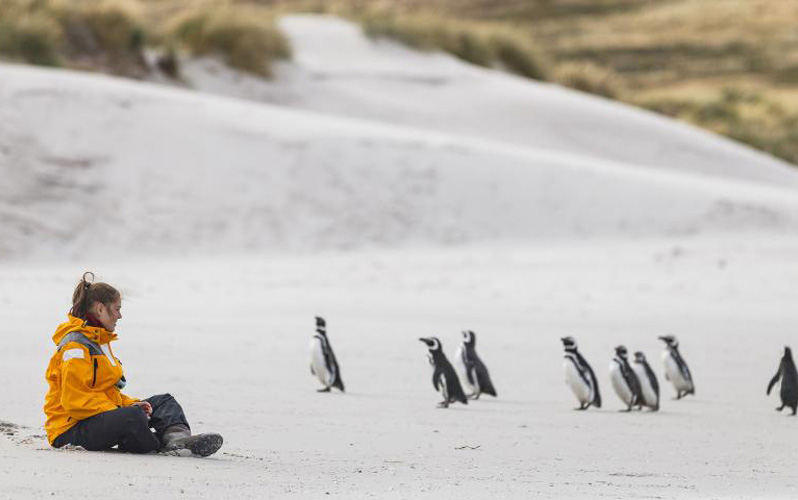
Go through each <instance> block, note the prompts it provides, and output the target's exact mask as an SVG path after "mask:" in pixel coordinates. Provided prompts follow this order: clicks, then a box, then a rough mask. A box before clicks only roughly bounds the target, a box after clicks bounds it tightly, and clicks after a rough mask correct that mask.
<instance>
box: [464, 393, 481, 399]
mask: <svg viewBox="0 0 798 500" xmlns="http://www.w3.org/2000/svg"><path fill="white" fill-rule="evenodd" d="M466 397H467V398H468V399H479V393H478V392H475V393H473V394H469V395H468V396H466Z"/></svg>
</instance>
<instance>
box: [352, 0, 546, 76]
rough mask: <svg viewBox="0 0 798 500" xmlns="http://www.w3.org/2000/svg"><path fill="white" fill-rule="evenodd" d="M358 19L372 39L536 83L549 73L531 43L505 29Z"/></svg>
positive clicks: (438, 20) (412, 19)
mask: <svg viewBox="0 0 798 500" xmlns="http://www.w3.org/2000/svg"><path fill="white" fill-rule="evenodd" d="M358 17H359V18H360V21H361V22H362V24H363V27H364V29H365V31H366V33H367V34H368V35H369V36H371V37H388V38H392V39H395V40H398V41H400V42H402V43H404V44H406V45H409V46H411V47H415V48H417V49H421V50H428V51H429V50H441V51H444V52H448V53H450V54H453V55H454V56H456V57H458V58H460V59H462V60H464V61H467V62H470V63H472V64H476V65H478V66H484V67H490V68H502V69H507V70H508V71H511V72H513V73H517V74H520V75H522V76H526V77H528V78H534V79H538V80H545V79H546V78H547V75H548V73H549V72H550V63H549V61H548V60H547V59H546V57H545V55H544V54H543V53H542V52H541V51H540V50H539V49H538V48H537V47H536V46H535V45H534V43H533V42H532V41H531V40H529V39H526V38H524V37H522V36H517V35H515V34H514V33H513V32H512V30H511V29H509V28H506V27H496V26H491V25H489V24H478V23H473V22H465V21H453V20H450V19H446V18H443V17H440V16H436V15H429V14H414V15H403V16H395V15H390V14H385V13H367V14H363V13H361V14H360V15H359V16H358Z"/></svg>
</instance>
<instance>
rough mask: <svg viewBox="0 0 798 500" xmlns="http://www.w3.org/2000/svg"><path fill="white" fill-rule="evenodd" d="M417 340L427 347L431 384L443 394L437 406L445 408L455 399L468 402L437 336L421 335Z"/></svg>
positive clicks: (464, 402)
mask: <svg viewBox="0 0 798 500" xmlns="http://www.w3.org/2000/svg"><path fill="white" fill-rule="evenodd" d="M418 340H420V341H421V342H424V343H425V344H427V347H428V348H429V360H430V364H431V365H432V368H433V370H432V386H433V387H434V388H435V390H436V391H440V392H441V394H443V398H444V399H443V401H442V402H441V403H440V404H439V405H438V406H440V407H443V408H446V407H447V406H449V403H454V402H455V401H459V402H460V403H463V404H468V399H467V398H466V395H465V392H464V391H463V387H462V386H461V385H460V379H458V378H457V373H455V371H454V367H453V366H452V364H451V363H450V362H449V360H448V359H446V355H445V354H444V353H443V346H442V345H441V341H440V340H439V339H438V338H437V337H427V338H423V337H422V338H420V339H418Z"/></svg>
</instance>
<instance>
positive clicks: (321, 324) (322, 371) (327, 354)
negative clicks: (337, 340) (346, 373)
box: [310, 316, 344, 392]
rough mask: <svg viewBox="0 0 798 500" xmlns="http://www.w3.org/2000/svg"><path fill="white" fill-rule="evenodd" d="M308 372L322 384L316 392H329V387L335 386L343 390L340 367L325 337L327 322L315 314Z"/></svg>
mask: <svg viewBox="0 0 798 500" xmlns="http://www.w3.org/2000/svg"><path fill="white" fill-rule="evenodd" d="M310 373H312V374H313V375H315V376H316V377H317V378H318V379H319V382H321V383H322V385H324V388H322V389H319V390H318V392H330V388H331V387H337V388H338V389H340V390H341V392H344V381H343V380H342V379H341V369H340V368H339V367H338V361H337V360H336V359H335V354H333V350H332V346H331V345H330V340H329V339H328V338H327V323H326V322H325V321H324V318H320V317H319V316H316V335H314V336H313V339H311V341H310Z"/></svg>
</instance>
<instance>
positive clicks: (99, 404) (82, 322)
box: [44, 272, 222, 457]
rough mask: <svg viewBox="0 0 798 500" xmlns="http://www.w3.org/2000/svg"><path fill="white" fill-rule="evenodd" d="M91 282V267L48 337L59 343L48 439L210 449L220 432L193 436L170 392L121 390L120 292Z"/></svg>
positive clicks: (133, 447)
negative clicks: (136, 394) (116, 344)
mask: <svg viewBox="0 0 798 500" xmlns="http://www.w3.org/2000/svg"><path fill="white" fill-rule="evenodd" d="M87 276H90V277H91V281H87V279H86V278H87ZM93 281H94V274H93V273H90V272H87V273H84V274H83V278H82V279H81V280H80V283H78V286H77V287H76V288H75V292H74V293H73V295H72V309H71V310H70V312H69V315H68V316H67V318H68V320H67V322H66V323H63V324H61V325H60V326H59V327H58V328H57V329H56V331H55V335H53V341H54V342H55V344H56V346H57V348H56V352H55V354H54V355H53V357H52V358H51V359H50V364H49V366H48V367H47V375H46V377H47V382H48V384H49V385H50V389H49V391H48V392H47V396H46V398H45V402H44V412H45V414H46V415H47V423H46V424H45V429H46V430H47V438H48V440H49V441H50V444H51V445H52V446H54V447H56V448H61V447H62V446H65V445H74V446H81V447H83V448H85V449H87V450H90V451H102V450H110V449H111V448H113V447H114V446H116V447H117V449H118V450H119V451H124V452H129V453H150V452H154V451H160V452H162V453H166V454H170V455H181V456H191V455H194V456H201V457H206V456H208V455H211V454H213V453H215V452H216V451H217V450H218V449H219V448H220V447H221V446H222V436H220V435H219V434H215V433H209V434H199V435H196V436H192V435H191V430H190V428H189V425H188V421H187V420H186V416H185V414H184V413H183V409H182V408H181V407H180V405H179V404H178V403H177V401H175V399H174V398H173V397H172V396H170V395H169V394H162V395H158V396H152V397H149V398H147V399H144V400H139V399H135V398H131V397H129V396H126V395H125V394H123V393H122V388H124V387H125V383H126V382H125V375H124V372H123V370H122V364H121V363H120V362H119V360H118V359H116V357H114V353H113V351H112V350H111V341H113V340H116V338H117V336H116V334H115V333H114V330H115V329H116V322H117V321H118V320H119V319H121V318H122V313H121V308H122V298H121V296H120V294H119V292H118V291H117V290H116V289H115V288H114V287H112V286H111V285H108V284H106V283H93ZM150 428H153V429H155V432H154V433H153V432H152V431H151V430H150Z"/></svg>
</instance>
